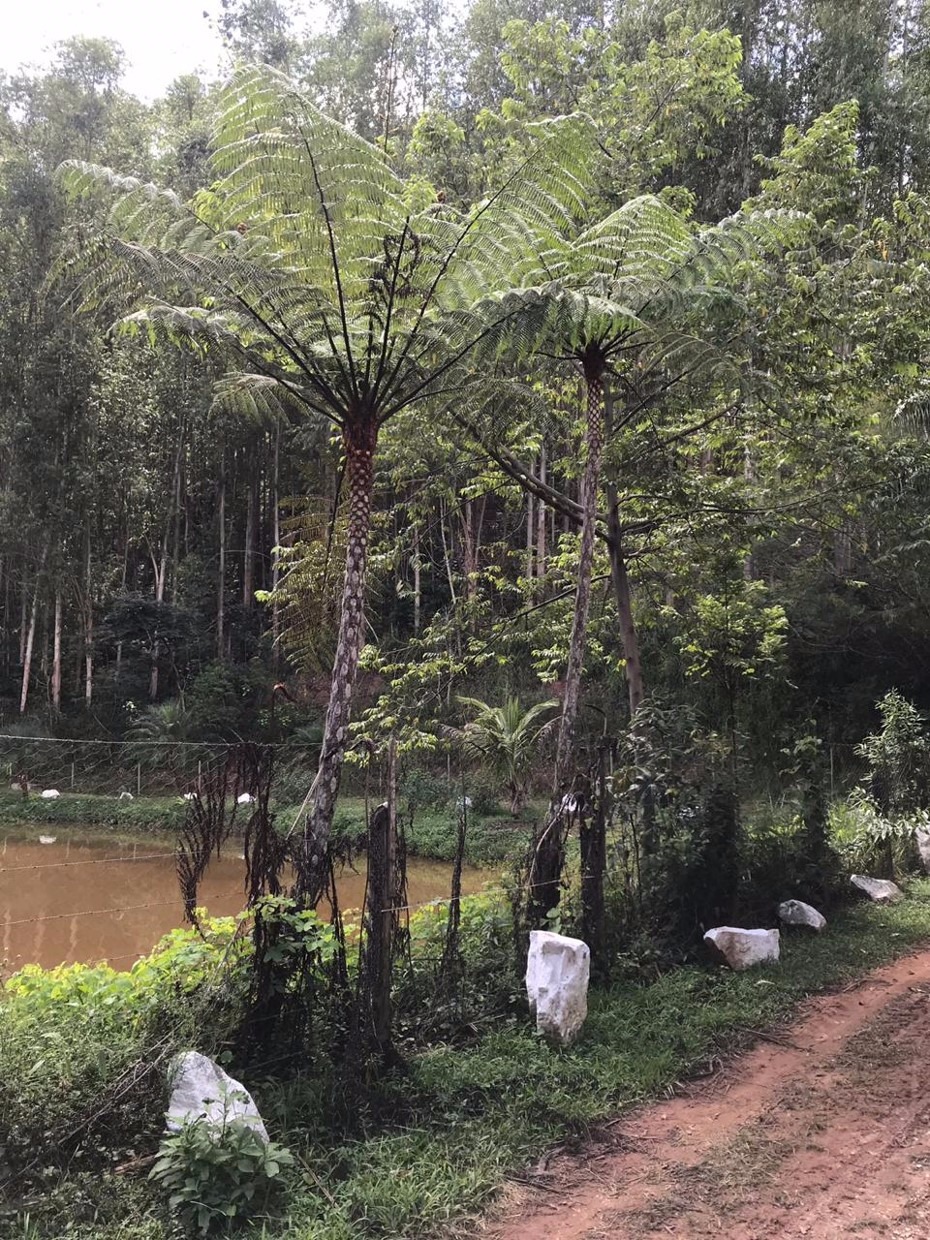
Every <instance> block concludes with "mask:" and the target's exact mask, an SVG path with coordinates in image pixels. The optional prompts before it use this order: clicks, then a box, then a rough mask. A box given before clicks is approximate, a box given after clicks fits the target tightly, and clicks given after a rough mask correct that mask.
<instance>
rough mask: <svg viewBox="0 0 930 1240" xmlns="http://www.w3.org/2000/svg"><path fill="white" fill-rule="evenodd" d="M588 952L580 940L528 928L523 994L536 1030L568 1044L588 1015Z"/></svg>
mask: <svg viewBox="0 0 930 1240" xmlns="http://www.w3.org/2000/svg"><path fill="white" fill-rule="evenodd" d="M590 973H591V951H590V949H589V947H588V945H587V943H583V942H582V941H581V939H570V938H567V937H566V936H565V935H564V934H553V933H552V932H551V931H549V930H532V931H530V951H529V955H528V956H527V959H526V995H527V998H528V999H529V1002H530V1011H531V1012H532V1013H533V1014H534V1015H535V1017H536V1029H537V1030H538V1032H539V1033H542V1034H545V1035H546V1037H550V1038H552V1039H553V1040H554V1041H556V1042H559V1043H561V1045H562V1046H569V1045H570V1044H571V1043H572V1042H574V1040H575V1038H576V1037H577V1036H578V1033H579V1031H580V1030H581V1026H582V1025H583V1024H584V1022H585V1017H586V1016H587V1015H588V978H589V976H590Z"/></svg>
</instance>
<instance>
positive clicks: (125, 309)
mask: <svg viewBox="0 0 930 1240" xmlns="http://www.w3.org/2000/svg"><path fill="white" fill-rule="evenodd" d="M595 159H596V144H595V143H594V142H593V141H592V140H591V139H590V135H589V129H588V126H587V125H586V123H585V122H583V121H581V120H573V119H567V120H564V121H558V122H553V123H551V124H548V125H545V126H542V127H540V128H539V129H538V130H536V131H535V132H534V134H533V135H531V140H530V142H529V144H528V149H527V150H526V152H525V154H524V157H523V159H522V160H521V161H520V163H519V165H517V166H516V167H515V169H514V170H513V171H512V172H511V174H510V175H509V176H508V177H507V179H506V180H505V182H504V183H503V185H502V186H501V187H500V188H499V189H498V190H497V191H496V193H495V194H494V195H493V196H491V197H489V198H488V199H486V200H485V201H483V202H482V203H481V204H479V205H478V206H477V207H476V208H474V209H473V210H472V211H470V212H468V213H466V214H462V213H459V212H457V211H455V210H454V209H452V208H451V207H450V206H448V205H445V204H441V203H437V202H435V201H425V200H424V198H425V195H424V193H423V190H422V187H421V186H419V185H418V184H417V183H416V182H414V183H411V184H407V183H405V182H404V181H403V180H402V179H401V178H400V177H399V176H398V175H397V174H396V173H395V172H394V170H393V169H392V167H391V164H390V162H389V159H388V157H387V156H386V155H385V153H384V152H383V151H382V150H380V149H379V148H377V147H375V146H373V145H371V144H370V143H368V142H366V141H365V140H364V139H362V138H361V137H359V136H358V135H356V134H354V133H353V132H351V131H350V130H349V129H347V128H346V127H345V126H343V125H341V124H339V123H337V122H335V121H333V120H331V119H330V118H328V117H326V116H325V115H323V114H322V113H321V112H320V111H319V109H318V108H317V107H316V106H315V105H314V104H313V102H312V101H311V100H310V99H309V98H308V97H307V96H306V95H305V94H303V93H301V91H300V90H299V89H298V88H297V87H296V86H295V85H294V84H293V83H292V82H291V81H289V80H288V79H287V78H286V77H285V76H283V75H282V74H280V73H278V72H277V71H275V70H272V69H270V68H268V67H248V68H244V69H242V70H241V71H240V72H239V73H238V74H237V75H236V76H235V77H234V78H233V80H232V82H231V83H230V85H229V86H228V87H227V88H226V89H225V90H224V91H223V92H222V94H221V97H220V100H219V107H218V113H217V119H216V125H215V131H214V134H213V154H212V161H211V169H212V173H213V176H214V178H215V179H214V181H213V183H212V185H211V187H210V189H209V190H206V191H203V192H201V193H200V194H198V195H196V196H195V198H194V199H193V200H192V202H191V203H190V204H188V203H185V202H183V201H181V200H180V199H179V198H178V197H177V195H175V194H174V193H171V192H169V191H164V190H161V189H158V188H156V187H155V186H153V185H149V184H143V183H142V182H140V181H137V180H133V179H129V178H124V177H119V176H116V175H114V174H113V173H112V172H110V171H109V170H108V169H104V168H100V167H97V166H94V165H88V164H86V163H70V164H68V165H65V167H64V170H63V174H62V175H63V178H64V182H65V184H66V186H67V187H68V188H69V190H70V191H71V193H72V194H73V195H76V196H77V195H92V196H96V195H100V194H101V193H102V192H109V193H110V194H113V195H115V199H114V200H113V201H111V202H110V204H109V206H108V210H107V214H106V219H105V223H104V224H103V226H102V229H101V231H100V233H99V235H98V236H97V237H96V239H95V240H94V241H93V242H92V243H90V242H89V243H87V244H85V245H84V246H83V247H82V249H81V251H80V253H77V254H75V255H73V256H72V264H73V269H74V271H76V272H78V273H83V274H82V275H81V278H80V280H79V284H78V288H79V292H78V294H77V297H78V298H79V299H80V302H81V304H82V305H83V306H84V307H85V308H87V309H94V308H96V309H98V310H106V311H107V312H108V313H110V314H113V313H115V312H118V313H120V314H121V315H122V321H123V322H124V323H125V324H126V325H127V327H128V328H129V329H130V330H132V329H135V330H142V329H143V327H144V329H145V330H147V331H148V332H150V333H153V334H155V335H157V334H158V333H159V332H165V333H167V334H168V335H169V336H171V337H174V338H181V339H187V340H189V341H197V342H201V341H204V340H205V341H207V342H208V346H209V347H212V348H214V349H215V350H221V351H222V350H226V351H228V352H229V353H230V355H232V356H235V357H237V358H238V360H239V364H240V365H241V366H242V367H243V370H242V372H240V373H237V374H235V375H233V376H232V377H231V378H230V379H229V380H228V381H227V382H226V383H225V385H224V391H223V396H224V399H226V400H227V401H229V402H231V403H233V404H235V403H236V402H237V401H243V402H245V403H246V404H249V403H254V401H255V399H256V394H258V395H259V396H260V398H261V400H262V401H263V402H265V403H267V402H273V401H279V402H280V403H281V405H283V406H287V407H290V408H292V409H293V408H294V407H295V406H297V407H301V408H303V409H304V410H306V411H308V412H309V413H310V414H311V415H312V416H314V417H316V418H322V419H324V420H326V421H327V422H328V423H329V424H330V425H331V426H332V427H333V428H334V430H335V431H336V432H337V434H338V436H339V438H340V441H341V445H342V451H343V454H344V458H345V478H346V486H347V490H348V505H347V507H348V515H347V522H346V559H345V576H344V582H343V589H342V606H341V614H340V621H339V631H338V636H337V644H336V654H335V659H334V664H333V670H332V686H331V691H330V697H329V704H328V708H327V713H326V721H325V725H324V735H323V742H322V750H321V755H320V760H319V766H318V770H317V775H316V778H315V780H314V783H313V786H312V788H311V790H310V793H308V798H307V802H306V804H307V806H308V815H307V824H306V830H305V841H306V853H305V858H304V860H305V864H304V866H303V871H304V873H303V876H302V882H303V883H304V885H305V886H306V887H307V888H308V889H311V888H313V887H314V885H315V884H316V883H318V882H319V881H320V879H321V864H322V858H323V854H324V851H325V845H326V843H327V840H328V837H329V832H330V827H331V823H332V817H333V810H334V806H335V800H336V797H337V794H338V790H339V784H340V778H341V770H342V763H343V758H344V754H345V749H346V745H347V740H348V725H349V719H350V704H351V699H352V692H353V687H354V684H355V680H356V673H357V669H358V663H359V656H360V652H361V648H362V645H363V643H364V634H365V577H366V569H367V563H368V541H369V535H370V521H371V508H372V496H373V487H374V465H375V456H376V452H377V444H378V434H379V431H380V429H381V427H382V426H383V425H384V424H385V423H386V422H388V421H389V420H390V419H392V418H394V417H396V416H397V415H398V414H399V413H400V412H401V411H402V410H404V409H408V408H410V407H411V406H421V407H423V406H425V407H426V408H428V409H429V410H430V411H431V416H436V415H437V414H440V413H441V412H442V409H443V407H444V405H445V404H448V403H449V402H452V401H460V400H462V399H463V395H462V394H463V391H464V390H465V388H467V386H468V385H469V384H470V383H471V382H473V380H474V374H473V371H472V369H470V368H469V366H468V364H467V363H468V360H469V357H470V356H471V355H472V354H473V352H474V351H475V350H477V349H479V348H481V349H483V350H486V351H489V352H490V353H491V354H492V355H494V354H495V353H496V352H497V351H499V349H500V348H501V347H502V345H503V342H504V341H505V340H509V341H511V342H513V341H514V340H516V341H517V343H518V347H519V344H520V341H521V339H522V338H523V334H524V332H523V329H522V328H521V322H522V320H523V319H524V317H525V316H526V315H527V314H528V312H531V311H533V310H535V309H536V306H537V303H534V302H533V299H532V297H531V295H530V294H523V295H522V296H521V297H519V298H516V299H513V298H506V297H501V296H499V294H500V292H501V291H502V290H506V289H508V288H512V287H514V286H515V285H518V284H519V283H521V282H522V279H523V273H524V272H525V271H526V270H528V269H529V267H530V266H531V264H532V263H533V262H534V261H536V257H535V249H536V246H537V245H538V242H539V239H540V238H544V237H548V236H557V235H561V234H563V233H565V232H567V231H569V230H570V228H571V221H572V219H574V218H576V217H578V216H579V215H580V213H581V211H582V210H583V208H584V207H585V205H586V203H587V195H588V193H589V190H588V186H589V183H590V179H591V176H592V171H591V170H592V166H593V164H594V162H595ZM527 330H528V329H527ZM524 344H525V341H524ZM428 425H429V424H428V422H426V423H424V430H425V432H426V433H428Z"/></svg>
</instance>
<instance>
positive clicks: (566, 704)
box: [553, 349, 605, 797]
mask: <svg viewBox="0 0 930 1240" xmlns="http://www.w3.org/2000/svg"><path fill="white" fill-rule="evenodd" d="M604 369H605V364H604V358H603V356H602V354H601V352H600V350H599V349H597V350H596V349H591V350H589V351H588V353H587V354H586V356H585V359H584V378H585V389H586V395H587V411H586V420H585V446H586V448H587V460H586V461H585V467H584V475H583V478H582V483H581V497H580V498H581V543H580V546H579V549H578V585H577V588H576V590H575V609H574V614H573V616H572V633H571V639H570V641H569V646H568V665H567V667H566V670H565V691H564V694H563V696H562V718H561V720H560V722H559V742H558V750H557V753H556V763H555V778H554V780H553V793H554V795H556V796H559V797H560V796H561V792H562V790H563V788H564V785H565V784H566V783H567V781H568V777H569V773H570V770H571V764H572V755H573V750H574V744H575V731H576V727H577V723H578V707H579V703H580V700H581V673H582V671H583V668H584V655H585V647H586V645H587V637H588V616H589V614H590V611H591V578H592V576H593V574H594V545H595V535H596V532H597V494H598V488H599V486H600V478H601V455H602V453H603V450H604Z"/></svg>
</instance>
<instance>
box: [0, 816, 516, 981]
mask: <svg viewBox="0 0 930 1240" xmlns="http://www.w3.org/2000/svg"><path fill="white" fill-rule="evenodd" d="M42 838H43V839H45V840H47V841H51V840H52V839H53V838H54V842H46V843H41V842H40V840H39V839H38V838H36V837H32V838H30V839H27V840H24V839H23V838H22V836H21V835H18V836H14V835H12V834H10V835H7V836H5V837H4V836H2V835H0V971H2V974H3V975H4V976H9V974H10V973H13V972H15V971H16V970H17V969H19V968H21V967H22V966H23V965H24V964H33V963H34V964H41V965H44V966H46V967H50V966H52V965H57V964H63V963H68V964H70V963H74V962H75V961H81V962H88V963H90V962H94V961H98V960H108V961H109V962H110V963H111V964H112V965H113V966H114V968H118V969H128V968H130V967H131V966H132V964H133V961H135V960H136V959H138V957H139V956H142V955H145V953H146V952H148V951H150V950H151V949H152V947H153V946H154V945H155V943H156V942H157V941H158V939H159V938H160V937H161V936H162V935H163V934H165V933H167V931H169V930H172V929H173V928H174V927H175V926H180V925H182V924H183V909H182V903H181V897H180V895H179V893H178V880H177V877H176V875H175V869H174V854H173V852H172V851H171V848H170V846H169V845H166V844H165V843H164V842H160V843H152V842H151V841H145V840H139V841H138V842H136V843H132V844H109V843H101V842H100V841H99V839H97V840H86V839H84V838H75V837H74V836H69V837H65V836H64V835H63V834H59V835H54V832H53V830H52V831H50V833H49V835H48V836H43V837H42ZM451 872H452V867H451V865H450V864H449V863H447V862H440V861H425V860H422V859H420V858H417V857H411V858H410V859H409V860H408V862H407V886H408V898H409V900H410V903H411V904H420V903H424V902H426V901H428V900H432V899H435V898H437V897H444V896H448V894H449V886H450V882H451ZM493 877H495V872H494V871H488V870H480V869H466V870H465V872H464V873H463V875H462V890H463V892H465V893H468V892H472V891H477V890H479V889H480V888H481V887H482V886H483V885H484V884H485V883H486V882H488V881H489V879H491V878H493ZM244 880H245V865H244V863H243V860H242V858H241V856H238V855H237V854H236V852H235V846H231V847H230V851H229V853H228V855H224V856H223V857H221V858H219V859H214V860H213V861H212V862H211V864H210V868H209V870H208V871H207V874H206V877H205V878H204V881H203V883H202V884H201V889H200V900H199V903H200V904H202V905H204V906H205V907H206V908H207V909H208V910H209V911H210V913H212V914H214V915H215V916H225V915H228V914H231V913H238V912H239V911H240V910H241V909H242V906H243V903H244V896H243V884H244ZM337 887H338V893H339V902H340V905H341V907H342V908H343V909H344V910H345V909H357V908H359V907H360V906H361V903H362V899H363V897H364V892H365V861H364V857H363V858H361V859H360V861H359V870H358V873H356V872H355V871H353V870H349V869H346V870H344V871H343V872H342V874H341V875H340V877H339V878H338V880H337Z"/></svg>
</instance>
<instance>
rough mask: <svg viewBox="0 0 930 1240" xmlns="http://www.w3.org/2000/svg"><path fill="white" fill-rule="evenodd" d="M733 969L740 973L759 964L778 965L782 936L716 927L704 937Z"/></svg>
mask: <svg viewBox="0 0 930 1240" xmlns="http://www.w3.org/2000/svg"><path fill="white" fill-rule="evenodd" d="M704 942H705V943H707V944H709V946H710V947H712V948H714V950H715V951H717V952H718V953H719V954H720V955H721V956H722V957H723V959H724V960H725V961H726V963H727V964H728V965H729V966H730V968H731V969H734V970H735V971H736V972H740V971H741V970H743V969H751V968H752V967H753V965H757V964H777V963H778V955H779V949H780V945H781V936H780V935H779V933H778V931H777V930H741V929H739V928H738V927H737V926H716V927H715V928H714V929H713V930H708V931H707V933H706V934H705V935H704Z"/></svg>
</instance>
